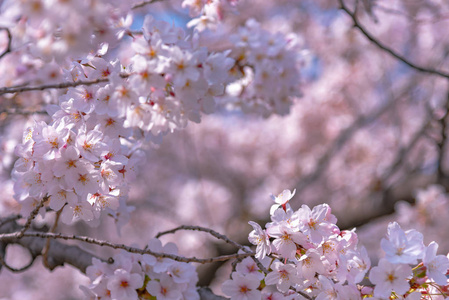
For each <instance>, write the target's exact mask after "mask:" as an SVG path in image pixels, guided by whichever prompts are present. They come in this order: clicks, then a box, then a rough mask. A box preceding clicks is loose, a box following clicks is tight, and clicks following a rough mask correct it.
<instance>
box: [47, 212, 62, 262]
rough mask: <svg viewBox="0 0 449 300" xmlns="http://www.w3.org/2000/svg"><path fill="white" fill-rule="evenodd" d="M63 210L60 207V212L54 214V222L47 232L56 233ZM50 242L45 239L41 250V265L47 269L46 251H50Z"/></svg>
mask: <svg viewBox="0 0 449 300" xmlns="http://www.w3.org/2000/svg"><path fill="white" fill-rule="evenodd" d="M63 209H64V207H62V208H61V209H60V210H58V211H57V212H56V217H55V222H54V223H53V226H52V227H51V228H50V231H49V232H55V231H56V227H58V222H59V217H60V216H61V213H62V210H63ZM50 241H51V240H50V239H47V241H46V243H45V246H44V248H43V249H42V258H43V264H44V266H46V267H47V268H49V266H48V251H49V250H50Z"/></svg>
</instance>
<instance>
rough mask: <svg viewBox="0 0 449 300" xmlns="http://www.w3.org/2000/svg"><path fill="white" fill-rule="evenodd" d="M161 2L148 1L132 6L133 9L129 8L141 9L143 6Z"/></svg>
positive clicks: (157, 0)
mask: <svg viewBox="0 0 449 300" xmlns="http://www.w3.org/2000/svg"><path fill="white" fill-rule="evenodd" d="M161 1H163V0H149V1H143V2H141V3H138V4H136V5H134V6H133V7H131V9H137V8H141V7H144V6H145V5H148V4H153V3H156V2H161Z"/></svg>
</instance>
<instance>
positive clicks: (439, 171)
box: [437, 91, 449, 184]
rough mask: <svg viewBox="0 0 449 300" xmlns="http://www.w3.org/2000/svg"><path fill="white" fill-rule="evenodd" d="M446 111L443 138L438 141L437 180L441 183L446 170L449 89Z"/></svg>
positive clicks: (441, 122)
mask: <svg viewBox="0 0 449 300" xmlns="http://www.w3.org/2000/svg"><path fill="white" fill-rule="evenodd" d="M444 109H445V112H444V115H443V116H442V117H441V119H440V120H439V121H440V125H441V140H439V141H438V142H437V147H438V169H437V181H438V183H440V184H443V180H444V178H445V172H444V158H445V157H444V147H445V145H446V141H447V138H448V136H447V132H446V131H447V125H448V124H447V122H448V121H447V116H448V115H449V91H448V93H447V95H446V105H445V107H444Z"/></svg>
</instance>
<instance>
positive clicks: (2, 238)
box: [0, 232, 255, 264]
mask: <svg viewBox="0 0 449 300" xmlns="http://www.w3.org/2000/svg"><path fill="white" fill-rule="evenodd" d="M19 234H20V232H14V233H5V234H0V241H6V242H10V241H11V240H17V239H18V237H19ZM23 237H37V238H41V239H47V238H50V239H63V240H76V241H81V242H85V243H88V244H93V245H98V246H105V247H110V248H113V249H123V250H125V251H127V252H129V253H137V254H149V255H152V256H155V257H160V258H169V259H173V260H176V261H180V262H197V263H201V264H204V263H212V262H216V261H226V260H230V259H236V258H240V257H248V256H254V255H255V253H254V252H251V251H249V252H248V253H241V254H233V255H222V256H218V257H211V258H196V257H183V256H178V255H173V254H167V253H159V252H153V251H151V250H149V249H145V250H144V249H139V248H135V247H130V246H126V245H123V244H114V243H111V242H108V241H103V240H98V239H94V238H91V237H87V236H77V235H64V234H62V233H49V232H26V233H24V234H23ZM51 247H53V246H51ZM247 251H248V250H247Z"/></svg>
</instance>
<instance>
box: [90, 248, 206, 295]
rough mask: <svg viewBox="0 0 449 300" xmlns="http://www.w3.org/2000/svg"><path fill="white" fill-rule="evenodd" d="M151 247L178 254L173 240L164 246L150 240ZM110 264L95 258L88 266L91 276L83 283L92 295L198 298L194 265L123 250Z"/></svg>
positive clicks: (154, 249)
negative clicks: (89, 281) (87, 281)
mask: <svg viewBox="0 0 449 300" xmlns="http://www.w3.org/2000/svg"><path fill="white" fill-rule="evenodd" d="M148 249H150V250H151V251H153V252H158V253H168V254H177V251H178V249H177V247H176V245H175V244H173V243H167V244H165V245H164V246H162V243H161V242H160V241H159V240H158V239H152V240H150V242H149V243H148ZM113 260H114V263H112V264H109V263H106V262H102V261H100V260H99V259H96V258H94V259H93V260H92V265H91V266H89V267H88V268H87V270H86V274H87V276H88V277H89V278H90V279H91V284H90V285H89V286H82V289H83V291H84V293H85V294H86V297H88V298H91V299H100V298H101V299H116V300H133V299H135V300H136V299H167V300H169V299H170V300H182V299H186V300H187V299H188V300H199V299H200V297H199V295H198V292H197V291H196V287H195V285H196V283H197V281H198V275H197V273H196V270H195V267H194V266H193V265H191V264H188V263H184V262H177V261H174V260H171V259H168V258H155V257H154V256H151V255H148V254H145V255H140V254H130V253H128V252H121V253H119V254H117V255H115V256H114V257H113Z"/></svg>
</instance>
